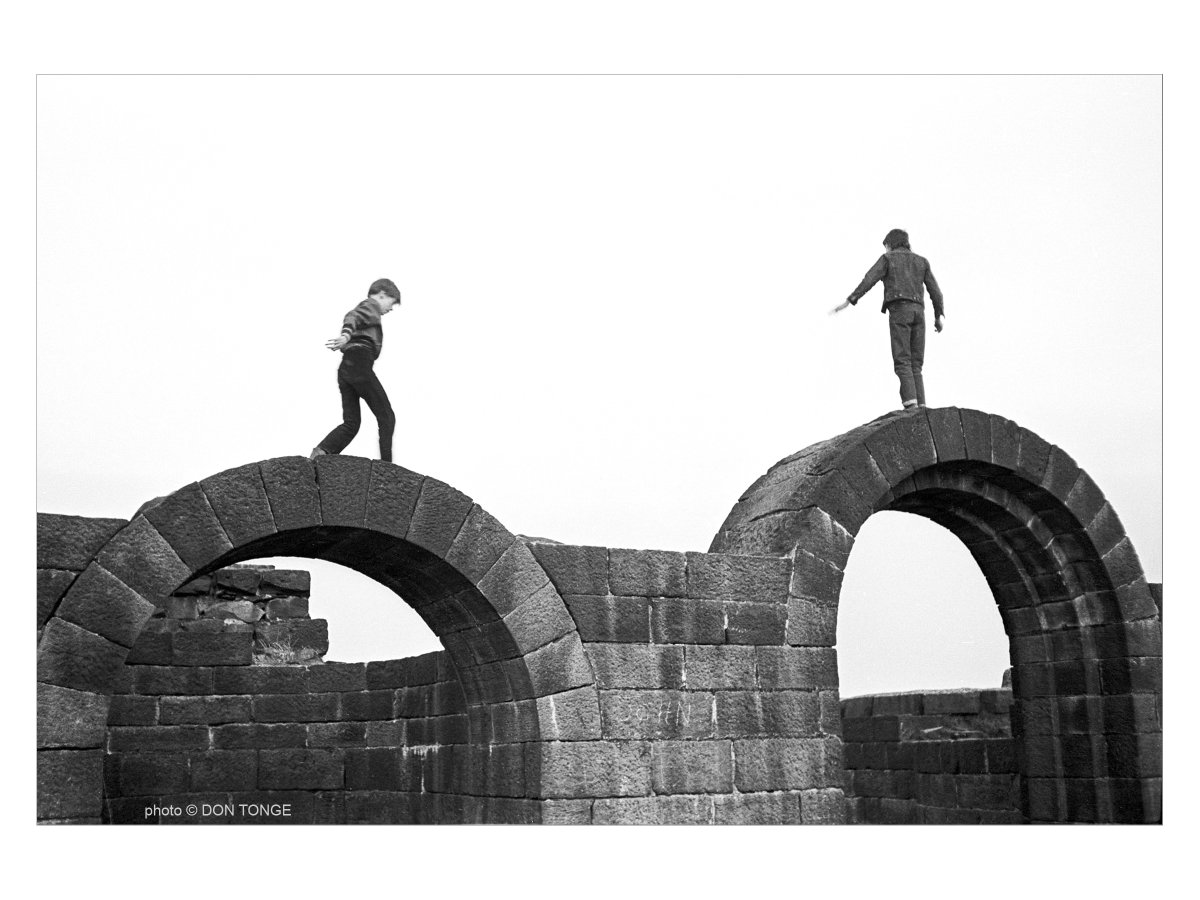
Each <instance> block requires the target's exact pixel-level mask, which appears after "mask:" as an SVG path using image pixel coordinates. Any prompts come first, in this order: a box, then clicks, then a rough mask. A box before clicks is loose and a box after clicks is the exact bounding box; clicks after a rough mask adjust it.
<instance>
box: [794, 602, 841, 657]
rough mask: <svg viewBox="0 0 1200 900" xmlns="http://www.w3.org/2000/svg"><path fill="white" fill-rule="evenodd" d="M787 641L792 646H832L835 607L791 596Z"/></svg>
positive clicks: (834, 631)
mask: <svg viewBox="0 0 1200 900" xmlns="http://www.w3.org/2000/svg"><path fill="white" fill-rule="evenodd" d="M787 642H788V644H790V645H791V646H793V647H833V646H834V645H835V644H836V643H837V607H836V606H822V605H819V604H816V603H813V602H811V601H809V600H803V599H800V598H797V597H793V598H791V599H790V600H788V619H787Z"/></svg>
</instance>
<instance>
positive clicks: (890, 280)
mask: <svg viewBox="0 0 1200 900" xmlns="http://www.w3.org/2000/svg"><path fill="white" fill-rule="evenodd" d="M883 246H884V248H885V252H884V254H883V256H881V257H879V259H878V260H877V261H876V263H875V265H873V266H871V268H870V270H869V271H868V272H867V274H866V276H865V277H864V278H863V280H862V283H861V284H859V286H858V287H856V288H855V289H854V292H853V293H852V294H851V295H850V296H849V297H847V298H846V300H845V302H844V303H841V304H839V305H838V306H835V307H834V308H833V309H832V310H830V315H833V314H834V313H839V312H841V311H842V310H843V309H845V308H846V307H847V306H853V305H854V304H855V303H857V302H858V301H859V298H860V297H862V295H863V294H865V293H866V292H867V291H869V290H870V289H871V288H873V287H874V286H875V282H877V281H880V280H882V281H883V308H882V310H881V311H882V312H886V313H887V314H888V331H889V332H891V338H892V364H893V366H894V367H895V370H896V376H897V377H898V378H899V379H900V400H901V402H902V403H903V404H904V408H905V409H916V408H917V407H920V406H924V405H925V382H924V381H923V380H922V377H921V367H922V366H923V365H924V362H925V288H926V287H928V288H929V299H930V300H932V301H933V312H934V316H935V318H934V323H933V327H934V330H935V331H939V332H940V331H941V330H942V328H944V327H945V322H946V314H945V311H944V310H943V308H942V291H941V288H939V287H938V283H937V281H936V279H934V277H933V270H932V269H931V268H930V267H929V260H927V259H926V258H925V257H923V256H918V255H917V254H915V253H913V252H912V248H911V247H910V246H909V245H908V232H907V231H903V230H901V229H899V228H893V229H892V230H891V231H889V232H888V233H887V237H885V238H884V239H883Z"/></svg>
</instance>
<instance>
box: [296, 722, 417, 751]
mask: <svg viewBox="0 0 1200 900" xmlns="http://www.w3.org/2000/svg"><path fill="white" fill-rule="evenodd" d="M346 724H354V723H346ZM364 724H365V726H366V744H367V746H368V747H403V746H404V745H405V743H406V739H405V732H404V722H402V721H390V722H366V723H364ZM310 727H314V728H315V727H318V726H310Z"/></svg>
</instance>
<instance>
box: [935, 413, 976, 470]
mask: <svg viewBox="0 0 1200 900" xmlns="http://www.w3.org/2000/svg"><path fill="white" fill-rule="evenodd" d="M925 416H926V418H927V419H928V421H929V433H930V434H931V435H932V436H933V446H934V451H935V452H936V453H937V458H938V462H950V461H952V460H957V459H965V458H966V457H967V445H966V438H965V436H964V435H963V428H962V420H961V419H960V418H959V415H958V410H957V409H955V408H954V407H949V408H943V409H927V410H925Z"/></svg>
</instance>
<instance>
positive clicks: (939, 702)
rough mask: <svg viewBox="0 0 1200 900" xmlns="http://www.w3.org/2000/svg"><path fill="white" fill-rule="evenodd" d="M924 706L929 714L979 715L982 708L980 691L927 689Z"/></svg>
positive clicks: (926, 713)
mask: <svg viewBox="0 0 1200 900" xmlns="http://www.w3.org/2000/svg"><path fill="white" fill-rule="evenodd" d="M922 702H923V706H924V711H925V715H927V716H953V715H978V714H979V712H980V710H981V708H982V707H981V705H980V699H979V691H974V690H961V691H960V690H951V691H925V692H924V695H923V699H922Z"/></svg>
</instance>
